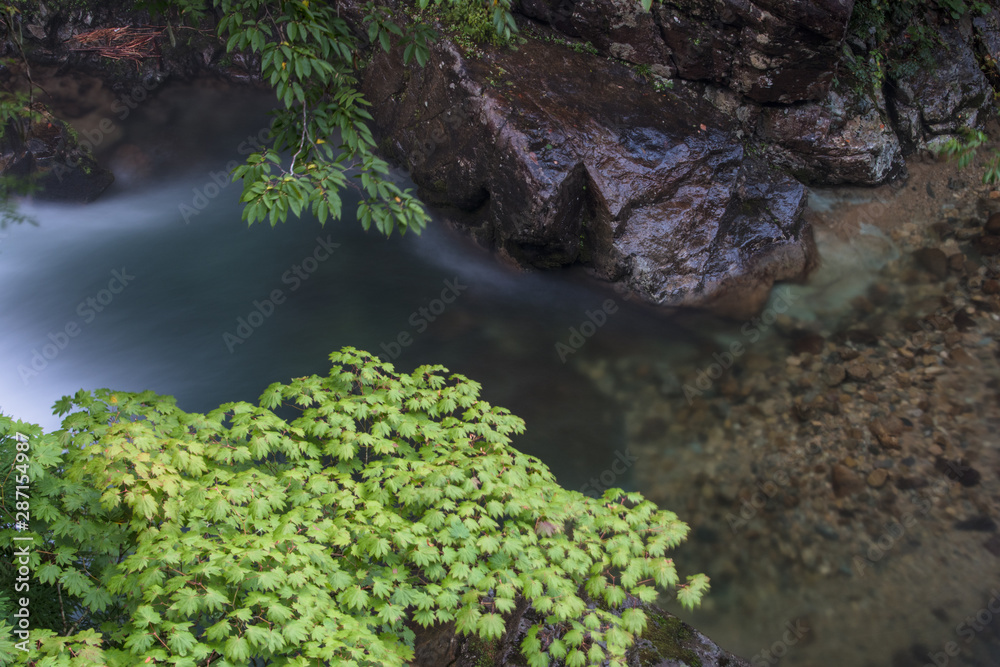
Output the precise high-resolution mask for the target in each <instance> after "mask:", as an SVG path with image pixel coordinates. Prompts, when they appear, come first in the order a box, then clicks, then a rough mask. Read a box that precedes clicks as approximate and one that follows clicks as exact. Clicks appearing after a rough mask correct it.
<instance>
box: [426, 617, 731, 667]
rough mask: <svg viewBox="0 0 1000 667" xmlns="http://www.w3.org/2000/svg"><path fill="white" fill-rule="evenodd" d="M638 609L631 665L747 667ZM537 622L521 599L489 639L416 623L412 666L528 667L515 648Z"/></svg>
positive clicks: (683, 628) (677, 624) (676, 622)
mask: <svg viewBox="0 0 1000 667" xmlns="http://www.w3.org/2000/svg"><path fill="white" fill-rule="evenodd" d="M642 607H643V610H644V611H645V612H646V618H647V623H646V631H645V632H643V634H642V637H641V638H640V639H639V640H638V641H637V642H636V643H635V645H634V646H633V647H632V648H631V649H630V650H629V652H628V654H627V656H626V662H627V664H628V665H629V667H749V665H750V663H749V662H747V661H746V660H744V659H743V658H740V657H739V656H736V655H733V654H732V653H729V652H728V651H726V650H724V649H722V648H720V647H719V646H718V645H717V644H716V643H715V642H713V641H712V640H711V639H709V638H708V637H706V636H705V635H703V634H702V633H700V632H698V631H697V630H695V629H694V628H692V627H691V626H689V625H688V624H687V623H684V622H682V621H681V620H680V619H679V618H677V617H676V616H674V615H672V614H670V613H669V612H666V611H664V610H662V609H660V608H658V607H655V606H653V605H642ZM539 622H542V617H541V616H540V615H539V614H538V613H537V612H535V610H534V609H532V608H531V607H530V606H529V605H527V604H524V603H522V604H521V605H520V606H519V607H518V608H517V609H516V610H515V611H514V612H513V613H512V614H511V615H510V616H509V617H508V619H507V630H506V632H505V633H504V635H503V636H502V637H501V638H500V639H499V640H497V641H493V642H486V641H483V640H480V639H477V638H470V637H459V636H457V635H456V634H455V629H454V626H453V624H450V623H449V624H446V625H440V626H434V627H431V628H427V629H424V628H420V627H414V628H413V629H414V631H415V634H416V640H415V654H416V656H415V658H414V660H413V662H411V663H410V667H527V664H528V663H527V661H526V660H525V659H524V657H523V656H522V655H521V653H520V650H519V647H520V645H521V641H522V640H523V639H524V637H525V634H526V633H527V631H528V629H529V628H530V627H531V626H532V625H534V624H536V623H539ZM543 632H544V630H543ZM540 634H541V633H540Z"/></svg>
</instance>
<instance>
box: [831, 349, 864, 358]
mask: <svg viewBox="0 0 1000 667" xmlns="http://www.w3.org/2000/svg"><path fill="white" fill-rule="evenodd" d="M837 354H839V355H840V358H841V359H843V360H844V361H851V360H853V359H857V358H858V357H859V356H861V353H860V352H858V351H857V350H855V349H852V348H850V347H842V348H840V349H839V350H837Z"/></svg>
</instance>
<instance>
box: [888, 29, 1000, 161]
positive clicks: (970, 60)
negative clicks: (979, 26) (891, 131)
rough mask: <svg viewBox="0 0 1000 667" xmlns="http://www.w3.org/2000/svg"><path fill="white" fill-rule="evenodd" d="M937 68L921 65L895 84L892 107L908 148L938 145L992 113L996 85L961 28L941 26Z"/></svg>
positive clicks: (970, 127) (892, 87)
mask: <svg viewBox="0 0 1000 667" xmlns="http://www.w3.org/2000/svg"><path fill="white" fill-rule="evenodd" d="M938 36H939V37H940V43H941V46H940V47H939V49H938V51H937V53H936V54H935V56H936V57H935V62H936V63H937V65H938V66H937V68H936V69H933V70H928V69H926V68H919V69H916V70H915V71H914V72H913V73H912V74H910V75H908V76H903V77H900V78H899V79H898V80H897V81H895V82H894V83H895V85H894V86H891V89H892V90H893V93H892V95H891V96H890V98H889V104H890V110H891V112H892V113H893V115H894V116H895V118H896V119H897V121H896V125H897V131H898V132H899V136H900V138H901V139H902V140H903V142H904V143H905V144H906V145H907V147H909V148H927V147H933V146H934V145H935V144H936V143H937V142H939V141H941V140H943V139H947V138H948V137H949V136H950V135H954V134H956V133H958V132H959V130H961V129H962V128H969V129H972V128H976V127H980V126H982V125H983V123H984V122H985V120H986V117H987V116H988V115H989V114H990V113H992V112H993V110H994V108H993V89H992V87H991V86H990V82H989V80H987V78H986V76H985V75H984V74H983V72H982V71H981V70H980V68H979V63H978V62H977V61H976V55H975V53H974V51H973V48H972V46H970V44H969V43H967V42H966V40H964V39H963V37H962V35H961V33H960V32H959V30H958V28H956V27H952V26H944V27H940V28H938Z"/></svg>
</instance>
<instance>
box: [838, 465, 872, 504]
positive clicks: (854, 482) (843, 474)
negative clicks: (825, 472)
mask: <svg viewBox="0 0 1000 667" xmlns="http://www.w3.org/2000/svg"><path fill="white" fill-rule="evenodd" d="M830 483H831V484H832V486H833V493H834V495H835V496H837V497H838V498H843V497H844V496H849V495H851V494H854V493H857V492H858V491H861V490H862V489H863V488H864V484H862V482H861V478H860V477H859V476H858V475H857V473H855V472H854V471H853V470H851V469H850V468H848V467H847V466H845V465H840V464H837V465H835V466H833V470H832V471H831V472H830Z"/></svg>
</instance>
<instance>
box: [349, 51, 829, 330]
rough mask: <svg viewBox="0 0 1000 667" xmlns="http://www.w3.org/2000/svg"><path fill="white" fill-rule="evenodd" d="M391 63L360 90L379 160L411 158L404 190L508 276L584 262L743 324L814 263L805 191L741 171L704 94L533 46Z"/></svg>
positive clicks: (735, 146) (736, 144) (381, 61)
mask: <svg viewBox="0 0 1000 667" xmlns="http://www.w3.org/2000/svg"><path fill="white" fill-rule="evenodd" d="M396 58H398V55H397V54H389V55H379V56H376V58H375V59H374V61H373V62H372V64H371V65H370V66H369V68H368V70H367V71H366V73H365V78H364V92H365V94H366V96H367V97H368V99H370V100H371V101H372V102H373V103H374V109H375V122H376V126H377V127H378V129H379V130H380V131H381V133H382V135H383V137H384V139H383V142H382V146H383V148H385V149H386V150H387V151H388V152H389V153H390V154H392V155H393V156H394V157H396V158H397V159H399V160H400V161H403V162H405V161H406V156H414V155H417V156H420V159H419V160H418V162H419V164H413V165H411V166H412V167H413V172H412V177H413V179H414V181H415V182H416V183H418V185H420V186H421V187H422V188H424V189H425V190H426V191H427V193H428V195H429V197H430V198H431V199H432V200H434V199H437V200H438V201H441V202H447V203H450V204H452V205H457V206H459V207H460V208H463V209H465V210H467V211H475V212H476V219H477V222H476V223H474V224H473V227H474V233H475V235H476V236H477V237H478V238H479V239H480V240H482V241H483V242H485V243H488V244H491V245H494V246H496V247H498V248H499V249H500V250H501V251H502V252H503V253H505V254H506V255H508V256H509V257H510V258H512V259H513V260H515V261H517V262H519V263H521V264H525V265H531V266H538V267H552V266H560V265H565V264H569V263H572V262H575V261H578V260H588V261H589V262H590V263H591V264H592V265H593V266H594V267H595V269H596V271H597V273H598V274H599V275H600V276H602V277H604V278H606V279H608V280H612V281H616V282H620V283H622V284H623V285H624V286H626V287H627V288H628V289H629V290H630V291H632V292H635V293H638V294H639V295H641V296H642V297H643V298H644V299H646V300H647V301H649V302H650V303H654V304H657V305H664V306H700V307H702V306H710V307H714V308H717V309H721V310H725V311H726V312H730V313H732V314H734V315H740V316H741V315H744V314H747V313H750V312H751V311H752V310H754V309H756V308H757V307H758V306H759V305H760V304H761V303H762V302H763V300H764V298H766V294H767V291H768V289H769V288H770V285H771V283H772V282H773V281H775V280H784V279H793V278H798V277H800V276H802V275H803V274H804V273H805V271H807V269H808V268H809V266H810V264H811V262H812V257H813V255H812V245H811V236H810V230H809V229H808V228H807V227H805V226H804V225H803V223H802V222H801V219H800V215H799V213H800V211H801V208H802V206H803V205H804V188H803V187H802V185H801V184H799V183H798V182H796V181H795V180H793V179H792V178H790V177H789V176H787V175H785V174H783V173H781V172H779V171H775V170H772V169H770V168H769V167H768V165H767V164H765V163H764V162H762V161H759V160H755V159H750V158H748V157H747V155H746V154H745V151H744V148H743V146H742V144H741V143H740V139H739V136H740V135H739V127H738V124H737V123H736V121H735V120H734V119H732V118H730V117H728V116H726V115H724V114H723V113H721V112H720V111H718V110H717V109H716V108H715V107H713V106H712V105H711V104H710V103H709V102H707V101H706V100H705V99H704V98H703V97H702V96H701V93H702V92H703V87H700V86H698V85H690V86H688V85H682V86H678V88H677V90H674V91H668V92H666V93H663V94H661V93H657V92H656V91H655V90H654V89H653V88H652V87H651V86H650V85H648V84H646V83H643V82H642V81H641V79H640V77H637V76H636V75H635V74H634V72H632V70H630V69H629V68H627V67H624V66H622V65H620V64H615V63H612V62H609V61H608V60H607V59H604V58H599V57H595V56H591V55H588V54H581V53H576V52H574V51H572V50H569V49H566V48H564V47H561V46H559V45H557V44H550V43H546V42H542V41H540V40H530V41H528V42H527V43H526V44H523V45H521V47H520V48H519V49H518V50H517V51H510V50H503V51H501V50H496V51H492V52H489V53H487V54H486V55H485V56H484V57H483V58H480V59H476V60H474V61H472V60H466V59H465V58H464V57H463V56H462V55H461V54H460V53H459V52H458V51H457V50H456V49H455V48H454V47H452V46H451V45H449V44H448V43H446V42H445V43H442V44H441V45H439V46H438V47H436V48H435V49H434V50H433V53H432V56H431V61H430V62H429V63H428V65H427V66H426V67H425V68H424V69H416V68H413V69H409V70H403V69H401V68H400V67H399V66H398V64H397V63H398V60H397V59H396Z"/></svg>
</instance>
